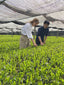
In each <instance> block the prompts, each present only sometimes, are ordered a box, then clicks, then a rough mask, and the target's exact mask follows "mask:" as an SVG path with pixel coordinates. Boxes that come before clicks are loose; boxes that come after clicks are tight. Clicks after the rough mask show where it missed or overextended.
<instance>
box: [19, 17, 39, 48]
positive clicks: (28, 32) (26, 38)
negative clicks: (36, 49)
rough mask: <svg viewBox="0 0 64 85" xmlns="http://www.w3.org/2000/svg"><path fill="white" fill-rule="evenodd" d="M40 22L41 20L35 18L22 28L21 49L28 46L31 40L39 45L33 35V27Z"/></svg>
mask: <svg viewBox="0 0 64 85" xmlns="http://www.w3.org/2000/svg"><path fill="white" fill-rule="evenodd" d="M38 24H39V20H38V19H37V18H35V19H33V20H32V21H30V22H29V23H26V24H25V25H24V26H23V27H22V29H21V38H20V49H21V48H27V47H28V46H29V45H30V40H32V42H33V45H34V46H37V44H36V42H35V41H34V39H33V36H32V27H33V26H34V27H35V26H36V25H38Z"/></svg>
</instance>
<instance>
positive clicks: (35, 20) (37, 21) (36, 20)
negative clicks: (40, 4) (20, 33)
mask: <svg viewBox="0 0 64 85" xmlns="http://www.w3.org/2000/svg"><path fill="white" fill-rule="evenodd" d="M34 22H35V23H36V24H39V20H38V19H37V18H34V19H33V20H32V21H30V23H31V24H33V23H34Z"/></svg>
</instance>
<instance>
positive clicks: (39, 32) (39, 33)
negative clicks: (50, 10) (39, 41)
mask: <svg viewBox="0 0 64 85" xmlns="http://www.w3.org/2000/svg"><path fill="white" fill-rule="evenodd" d="M37 35H38V36H40V35H41V28H39V29H38V34H37Z"/></svg>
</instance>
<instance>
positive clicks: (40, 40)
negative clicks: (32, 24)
mask: <svg viewBox="0 0 64 85" xmlns="http://www.w3.org/2000/svg"><path fill="white" fill-rule="evenodd" d="M49 24H50V23H49V22H48V21H45V22H44V25H43V26H42V27H40V28H39V29H38V32H37V36H36V44H37V45H44V44H45V42H46V39H47V36H48V33H49V28H48V26H49Z"/></svg>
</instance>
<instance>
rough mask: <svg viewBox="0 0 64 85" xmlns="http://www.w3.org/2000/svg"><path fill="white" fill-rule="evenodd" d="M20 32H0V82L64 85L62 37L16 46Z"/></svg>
mask: <svg viewBox="0 0 64 85" xmlns="http://www.w3.org/2000/svg"><path fill="white" fill-rule="evenodd" d="M19 40H20V35H14V36H13V37H12V36H11V35H0V85H64V37H53V36H49V37H48V39H47V41H46V44H45V45H44V46H39V47H34V46H33V44H32V42H31V47H28V48H26V49H21V50H20V49H19Z"/></svg>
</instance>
